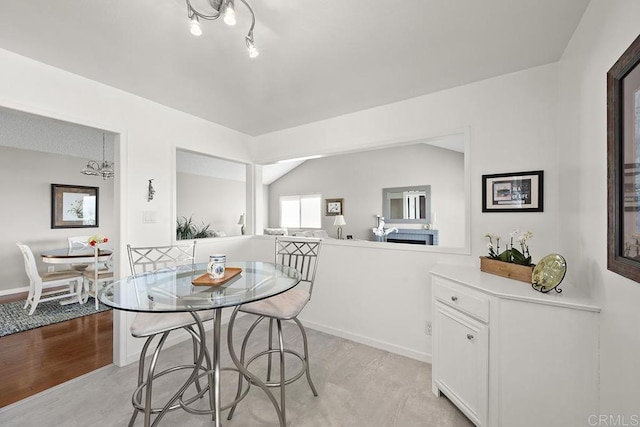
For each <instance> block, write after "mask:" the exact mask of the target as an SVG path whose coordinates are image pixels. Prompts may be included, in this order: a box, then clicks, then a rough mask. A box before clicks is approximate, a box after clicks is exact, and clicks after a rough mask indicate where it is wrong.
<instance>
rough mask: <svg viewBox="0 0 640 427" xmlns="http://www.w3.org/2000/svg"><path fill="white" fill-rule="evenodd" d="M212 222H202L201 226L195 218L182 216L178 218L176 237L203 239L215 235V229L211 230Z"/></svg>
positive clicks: (181, 238)
mask: <svg viewBox="0 0 640 427" xmlns="http://www.w3.org/2000/svg"><path fill="white" fill-rule="evenodd" d="M209 227H211V225H210V224H205V223H204V222H203V223H202V225H201V226H197V225H196V224H194V223H193V219H192V217H191V216H190V217H189V218H187V217H185V216H181V217H179V218H178V219H177V220H176V239H178V240H189V239H203V238H206V237H211V236H213V231H211V230H209Z"/></svg>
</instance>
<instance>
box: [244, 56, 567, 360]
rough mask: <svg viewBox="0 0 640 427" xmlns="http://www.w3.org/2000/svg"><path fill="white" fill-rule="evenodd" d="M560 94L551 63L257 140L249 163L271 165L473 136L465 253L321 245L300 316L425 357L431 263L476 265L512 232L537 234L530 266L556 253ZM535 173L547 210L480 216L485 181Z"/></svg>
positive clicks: (320, 325)
mask: <svg viewBox="0 0 640 427" xmlns="http://www.w3.org/2000/svg"><path fill="white" fill-rule="evenodd" d="M556 93H557V66H556V65H555V64H551V65H546V66H542V67H537V68H533V69H530V70H525V71H522V72H517V73H513V74H508V75H505V76H500V77H497V78H493V79H489V80H485V81H481V82H477V83H473V84H469V85H466V86H461V87H457V88H454V89H450V90H446V91H442V92H438V93H434V94H431V95H427V96H421V97H417V98H414V99H410V100H407V101H403V102H398V103H395V104H390V105H386V106H383V107H379V108H374V109H370V110H365V111H360V112H357V113H353V114H348V115H344V116H340V117H336V118H334V119H330V120H324V121H321V122H316V123H312V124H309V125H305V126H299V127H296V128H291V129H287V130H283V131H280V132H274V133H271V134H268V135H264V136H260V137H257V138H255V140H254V141H253V144H252V153H253V157H254V159H255V160H256V161H257V162H258V163H270V162H272V161H274V160H278V158H296V157H304V156H307V155H312V154H318V153H321V154H329V153H340V152H347V151H352V150H358V149H363V148H367V147H376V146H378V147H380V146H388V145H389V144H393V143H404V142H410V141H420V140H424V139H428V138H432V137H437V136H441V135H447V134H451V133H455V132H456V131H460V130H465V131H468V133H469V137H470V144H469V145H470V147H469V152H468V153H467V154H466V155H465V156H467V155H468V157H469V162H470V175H471V176H470V179H471V255H470V256H469V255H450V254H449V255H448V254H445V253H438V252H429V251H426V250H420V251H417V250H413V249H406V250H404V249H398V248H397V247H396V248H394V247H393V246H394V245H393V244H382V245H381V244H376V243H373V242H363V243H362V244H360V243H358V242H330V241H327V244H326V245H325V246H324V247H323V249H322V255H321V260H320V266H319V271H318V277H317V280H318V281H317V288H316V291H314V292H315V293H314V297H313V300H312V302H311V305H310V306H309V307H307V309H305V311H304V312H303V314H302V317H303V319H304V320H305V321H306V322H308V323H309V324H311V325H313V326H315V327H317V328H319V329H324V330H327V331H331V332H333V333H336V334H341V335H343V336H348V337H350V338H353V339H358V340H360V341H363V342H368V343H371V344H375V345H378V346H380V347H383V348H387V349H391V350H392V351H397V352H399V353H402V354H407V355H409V356H411V357H415V358H419V359H423V360H429V358H430V354H431V339H430V337H428V336H426V335H425V333H424V329H425V328H424V322H425V321H426V320H430V319H431V312H430V305H429V300H430V297H431V284H430V279H431V278H430V275H429V273H428V272H429V269H430V268H431V267H432V266H433V265H434V264H435V263H438V262H449V263H452V262H455V263H466V264H472V265H479V261H478V256H480V255H484V254H486V242H485V240H484V238H483V237H482V236H484V234H485V233H488V232H492V233H498V234H502V235H503V236H505V237H506V236H507V235H508V233H509V232H511V231H512V230H513V229H515V228H518V229H520V230H531V231H533V233H534V234H535V237H534V239H533V240H532V241H531V246H530V247H531V251H532V255H533V258H534V260H535V261H537V260H539V259H540V258H541V257H542V256H544V255H546V254H548V253H551V252H556V251H557V250H558V240H559V239H558V226H557V223H558V198H559V193H558V170H559V165H558V157H557V152H558V149H557V144H556V139H555V115H556V101H557V99H556ZM301 141H304V144H302V143H301ZM274 153H277V156H276V154H274ZM537 169H542V170H544V172H545V211H544V212H543V213H484V214H483V213H482V207H481V176H482V174H488V173H499V172H517V171H528V170H537ZM346 209H347V210H348V209H349V207H348V206H347V207H346ZM366 243H368V245H367V244H366ZM395 246H398V245H395ZM403 246H404V245H403ZM514 286H526V285H524V284H519V283H518V282H514Z"/></svg>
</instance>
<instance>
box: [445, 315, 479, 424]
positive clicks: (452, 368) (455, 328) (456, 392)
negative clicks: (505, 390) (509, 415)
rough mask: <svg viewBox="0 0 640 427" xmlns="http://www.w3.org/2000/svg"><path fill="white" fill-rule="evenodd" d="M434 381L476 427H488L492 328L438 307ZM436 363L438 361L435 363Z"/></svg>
mask: <svg viewBox="0 0 640 427" xmlns="http://www.w3.org/2000/svg"><path fill="white" fill-rule="evenodd" d="M435 310H436V311H435V316H434V321H435V334H434V339H435V340H436V341H437V342H438V344H437V345H436V346H434V348H435V349H437V353H436V352H435V351H434V355H433V359H434V378H435V379H436V380H435V384H436V385H437V387H436V391H437V390H438V389H440V390H442V391H443V392H444V393H445V394H446V395H447V397H448V398H449V399H450V400H451V401H453V402H454V403H455V404H456V406H458V407H459V408H460V409H461V410H462V412H464V413H465V414H466V415H467V417H469V419H471V420H472V421H473V422H474V423H476V425H485V424H486V414H487V398H488V392H489V390H488V380H489V328H488V327H487V325H486V324H484V323H481V322H478V321H477V320H474V319H473V318H471V317H469V316H467V315H465V314H463V313H461V312H460V311H457V310H453V309H451V308H449V307H447V306H446V305H444V304H442V303H439V302H438V303H436V305H435ZM435 360H437V362H435Z"/></svg>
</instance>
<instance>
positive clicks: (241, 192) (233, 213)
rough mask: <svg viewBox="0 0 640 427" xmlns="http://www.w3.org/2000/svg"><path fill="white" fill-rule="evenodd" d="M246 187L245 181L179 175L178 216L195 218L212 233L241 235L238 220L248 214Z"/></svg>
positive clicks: (177, 188)
mask: <svg viewBox="0 0 640 427" xmlns="http://www.w3.org/2000/svg"><path fill="white" fill-rule="evenodd" d="M245 197H246V184H245V183H244V182H243V181H242V182H241V181H234V180H230V179H221V178H212V177H208V176H202V175H194V174H189V173H178V174H177V178H176V206H177V207H176V210H177V215H178V216H177V217H178V218H181V217H185V218H190V217H191V218H192V220H193V223H194V224H195V225H196V226H198V227H202V224H203V223H204V224H205V225H206V224H209V225H210V227H209V231H224V232H225V233H226V235H227V236H240V235H241V232H240V226H239V225H238V220H239V219H240V215H242V214H243V213H244V212H245V210H246V209H245Z"/></svg>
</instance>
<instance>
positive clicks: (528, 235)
mask: <svg viewBox="0 0 640 427" xmlns="http://www.w3.org/2000/svg"><path fill="white" fill-rule="evenodd" d="M509 236H510V240H509V243H507V244H506V249H505V250H504V251H503V252H500V236H498V235H497V234H491V233H487V234H485V235H484V237H486V238H487V239H489V243H487V249H488V250H489V258H491V259H497V260H500V261H504V262H511V263H514V264H521V265H533V264H532V263H531V254H530V253H529V245H528V244H527V241H528V240H529V239H532V238H533V233H532V232H531V231H526V232H524V233H520V231H518V230H514V231H512V232H511V233H510V234H509ZM514 240H515V241H516V242H518V243H519V245H520V250H518V249H516V248H515V247H514V246H513V241H514ZM494 242H495V244H494Z"/></svg>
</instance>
